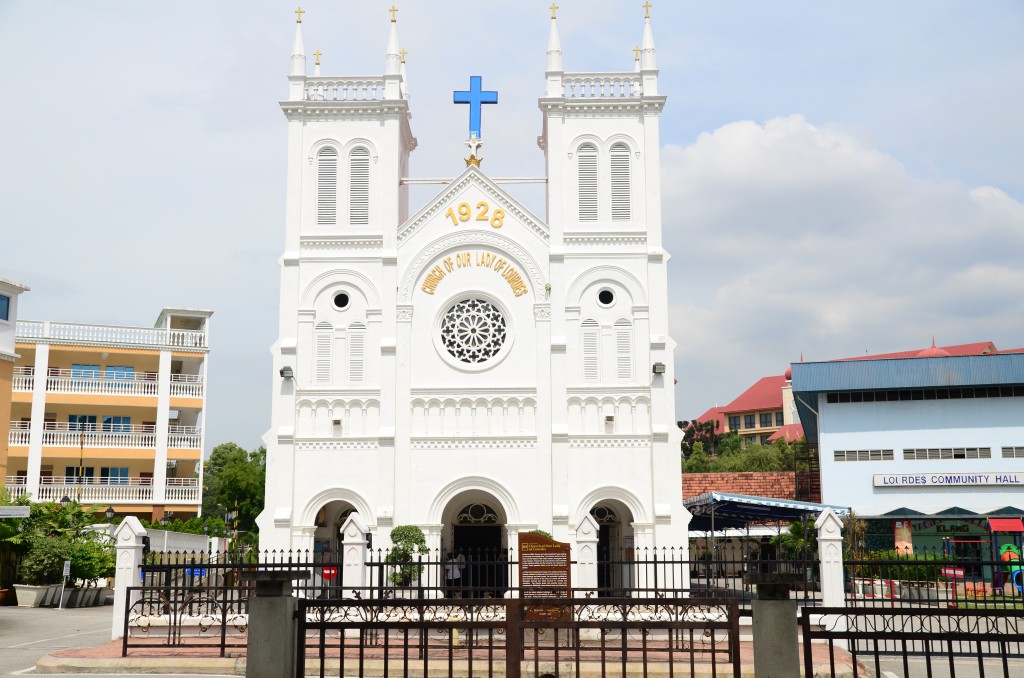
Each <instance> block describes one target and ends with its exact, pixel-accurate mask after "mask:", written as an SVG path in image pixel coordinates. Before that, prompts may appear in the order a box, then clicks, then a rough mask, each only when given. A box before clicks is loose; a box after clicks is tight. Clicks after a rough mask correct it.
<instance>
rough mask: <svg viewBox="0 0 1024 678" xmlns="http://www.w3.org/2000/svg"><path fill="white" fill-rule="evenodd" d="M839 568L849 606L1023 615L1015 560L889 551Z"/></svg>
mask: <svg viewBox="0 0 1024 678" xmlns="http://www.w3.org/2000/svg"><path fill="white" fill-rule="evenodd" d="M843 565H844V589H845V591H846V602H847V603H848V604H849V605H853V606H860V607H908V606H909V607H923V608H929V607H931V608H962V609H1008V610H1014V609H1016V610H1018V611H1021V610H1024V563H1022V562H1021V561H1020V560H1017V559H1012V558H1005V559H1004V558H1000V559H991V558H982V557H981V556H980V555H979V556H977V557H974V558H964V557H962V556H958V555H957V554H955V553H951V552H949V550H948V549H942V548H936V549H917V550H913V551H910V550H906V551H901V550H895V549H893V550H889V551H876V552H873V553H871V554H867V555H863V556H860V557H858V558H856V559H848V560H846V561H845V562H844V564H843Z"/></svg>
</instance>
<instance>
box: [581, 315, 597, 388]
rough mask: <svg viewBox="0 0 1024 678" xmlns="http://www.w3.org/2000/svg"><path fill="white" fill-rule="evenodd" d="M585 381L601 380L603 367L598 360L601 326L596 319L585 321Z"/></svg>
mask: <svg viewBox="0 0 1024 678" xmlns="http://www.w3.org/2000/svg"><path fill="white" fill-rule="evenodd" d="M582 338H583V381H600V379H601V367H600V363H599V362H598V361H599V359H600V351H599V349H598V347H599V346H600V342H601V328H600V327H599V326H598V324H597V322H596V321H594V320H584V321H583V337H582Z"/></svg>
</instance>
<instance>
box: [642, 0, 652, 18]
mask: <svg viewBox="0 0 1024 678" xmlns="http://www.w3.org/2000/svg"><path fill="white" fill-rule="evenodd" d="M641 7H643V8H644V11H645V12H646V14H645V15H644V18H645V19H650V18H651V7H654V5H652V4H651V0H647V2H645V3H644V4H643V5H641Z"/></svg>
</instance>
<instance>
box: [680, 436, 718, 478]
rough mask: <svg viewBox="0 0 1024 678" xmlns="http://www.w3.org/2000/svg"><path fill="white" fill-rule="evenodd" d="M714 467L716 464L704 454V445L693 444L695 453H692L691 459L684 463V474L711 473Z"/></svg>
mask: <svg viewBox="0 0 1024 678" xmlns="http://www.w3.org/2000/svg"><path fill="white" fill-rule="evenodd" d="M713 466H714V462H712V461H711V459H710V458H709V457H708V455H706V454H705V453H704V445H703V444H702V443H699V442H697V443H694V444H693V452H691V453H690V458H689V459H687V460H686V461H685V462H684V463H683V472H684V473H711V472H712V469H713Z"/></svg>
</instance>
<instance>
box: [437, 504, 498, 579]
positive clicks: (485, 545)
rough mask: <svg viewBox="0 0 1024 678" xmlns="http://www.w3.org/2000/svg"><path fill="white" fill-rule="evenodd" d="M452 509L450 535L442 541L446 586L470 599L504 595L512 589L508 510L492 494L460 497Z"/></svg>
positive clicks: (448, 520)
mask: <svg viewBox="0 0 1024 678" xmlns="http://www.w3.org/2000/svg"><path fill="white" fill-rule="evenodd" d="M449 508H451V509H452V510H451V512H450V514H449V515H446V520H445V522H446V523H448V525H449V527H450V532H448V534H450V538H449V539H445V540H443V541H442V548H443V554H442V558H443V560H444V561H445V563H446V564H447V565H446V567H445V573H446V574H445V579H446V581H445V587H446V588H447V589H449V593H452V594H457V595H461V596H463V597H466V598H486V597H501V596H503V595H504V594H505V591H506V590H507V588H508V557H507V553H508V551H507V546H506V544H505V543H504V540H505V526H504V523H505V516H504V511H502V510H501V508H500V505H499V504H497V503H496V502H495V501H494V499H493V498H491V497H489V496H478V497H473V496H470V497H467V498H462V497H460V498H457V499H456V500H454V501H453V502H452V503H451V504H450V507H449ZM446 513H447V512H446ZM455 574H457V575H458V577H457V579H458V581H454V579H455V578H454V577H453V575H455Z"/></svg>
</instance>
